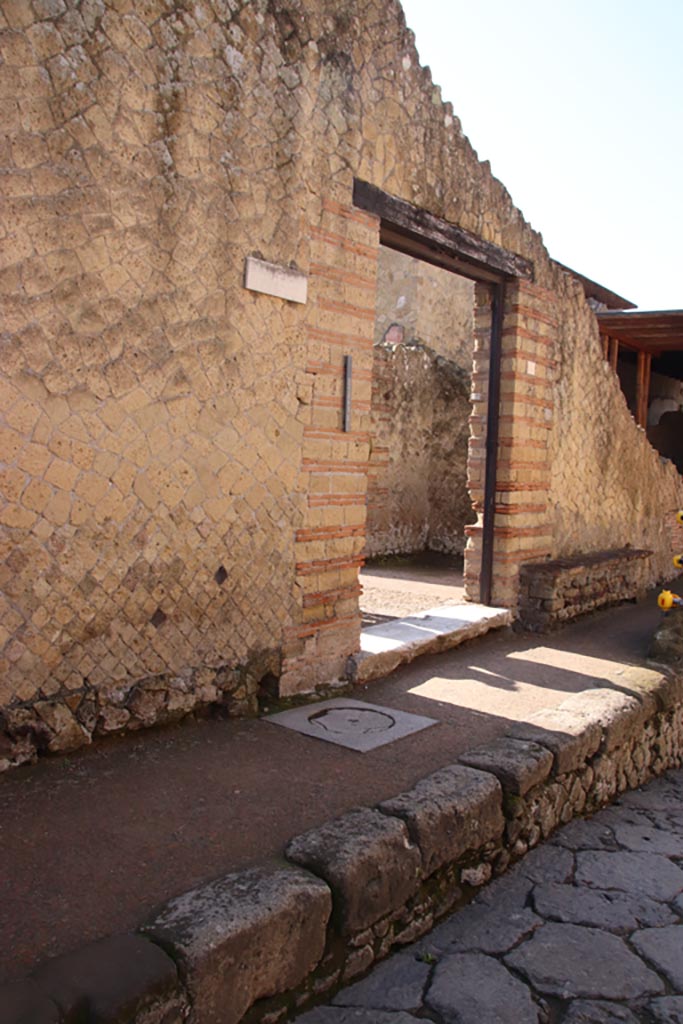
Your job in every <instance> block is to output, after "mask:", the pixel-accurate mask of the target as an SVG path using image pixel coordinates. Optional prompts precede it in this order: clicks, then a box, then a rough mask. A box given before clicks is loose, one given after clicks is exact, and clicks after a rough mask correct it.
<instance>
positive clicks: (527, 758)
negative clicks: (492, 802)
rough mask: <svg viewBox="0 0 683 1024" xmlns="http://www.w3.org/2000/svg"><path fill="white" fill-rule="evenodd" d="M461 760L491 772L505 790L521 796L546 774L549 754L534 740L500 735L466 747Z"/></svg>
mask: <svg viewBox="0 0 683 1024" xmlns="http://www.w3.org/2000/svg"><path fill="white" fill-rule="evenodd" d="M459 760H460V761H461V762H462V764H466V765H469V766H470V767H471V768H478V769H479V770H480V771H483V772H491V774H492V775H495V776H496V778H497V779H498V781H499V782H500V784H501V786H502V787H503V789H504V790H505V792H506V793H513V794H515V795H516V796H524V794H525V793H528V792H529V790H530V789H532V788H533V787H534V786H537V785H538V784H539V782H543V781H544V779H546V778H547V777H548V775H550V772H551V770H552V767H553V755H552V754H551V752H550V751H549V750H548V749H547V748H546V747H542V746H540V745H539V744H538V743H532V742H527V741H524V740H514V739H511V738H510V737H507V736H504V737H503V738H502V739H499V740H494V741H493V743H490V744H489V745H488V746H485V747H476V748H474V749H473V750H466V751H465V753H464V754H461V755H460V758H459Z"/></svg>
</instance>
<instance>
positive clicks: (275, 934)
mask: <svg viewBox="0 0 683 1024" xmlns="http://www.w3.org/2000/svg"><path fill="white" fill-rule="evenodd" d="M459 760H460V764H454V765H450V766H447V767H446V768H444V769H441V770H440V771H438V772H434V773H432V774H431V775H430V776H427V777H425V778H424V779H422V780H421V781H420V782H418V783H417V784H416V785H415V786H414V787H413V789H412V790H410V791H409V792H406V793H402V794H399V795H398V796H396V797H394V798H392V799H389V800H385V801H383V802H382V803H381V804H380V805H379V806H378V807H377V808H359V809H356V810H355V811H351V812H348V813H347V814H346V815H342V816H341V818H337V819H336V820H334V821H331V822H328V823H327V824H326V825H323V826H321V827H320V828H317V829H313V830H311V831H309V832H307V833H304V834H303V835H300V836H297V837H295V838H293V839H292V840H291V841H290V843H289V844H288V846H287V850H286V856H287V857H288V858H289V860H290V861H292V862H294V863H295V864H296V865H297V866H296V867H294V866H292V865H291V864H290V865H289V866H287V867H285V866H282V867H278V868H268V867H263V868H258V869H249V870H247V871H242V872H235V873H233V874H230V875H227V876H225V877H223V878H220V879H217V880H216V881H214V882H212V883H209V884H208V885H207V886H203V887H201V888H199V889H196V890H193V891H192V892H189V893H185V894H184V895H182V896H179V897H176V898H175V899H172V900H170V901H169V902H168V903H166V904H165V906H164V907H162V908H161V909H160V910H159V912H158V913H157V915H156V916H155V917H154V918H153V920H151V921H149V922H147V923H146V924H145V925H143V926H142V934H139V935H124V936H113V937H110V938H106V939H101V940H99V941H98V942H94V943H91V944H89V945H87V946H84V947H82V948H81V949H80V950H77V951H76V952H74V953H71V954H68V955H66V956H63V957H57V958H55V959H53V960H49V961H47V962H46V963H45V964H43V965H42V966H41V967H39V968H38V969H37V970H36V971H35V972H34V973H33V974H32V975H31V976H30V978H29V979H27V980H26V981H24V982H22V981H19V982H15V983H12V984H9V985H6V986H4V987H3V988H1V989H0V1008H1V1009H0V1024H27V1021H30V1024H81V1020H87V1022H88V1024H100V1022H102V1024H180V1022H182V1021H185V1020H189V1022H190V1024H213V1022H218V1021H220V1024H238V1022H239V1021H244V1024H279V1022H281V1021H285V1020H287V1019H288V1018H291V1016H292V1015H293V1014H295V1013H298V1012H301V1011H303V1010H304V1009H305V1008H306V1007H307V1006H310V1005H312V1004H313V1003H314V1002H315V1001H316V1000H320V999H322V998H323V997H326V998H329V996H330V995H331V994H332V993H333V991H334V989H335V988H337V987H339V986H340V985H341V984H342V983H345V982H347V981H348V980H349V979H350V978H352V977H354V976H355V975H358V974H359V973H361V972H363V971H365V970H367V969H368V968H369V967H370V966H371V964H372V963H373V962H375V961H377V960H380V959H382V958H383V957H385V956H387V954H388V953H389V952H390V951H391V950H392V949H395V948H396V947H400V946H401V945H403V944H405V943H408V942H412V941H414V940H415V939H417V938H419V937H420V936H422V935H424V934H425V933H426V932H428V931H429V930H430V928H431V927H432V925H433V924H434V922H435V920H436V919H437V918H438V917H440V916H443V915H444V914H445V913H447V912H448V911H450V910H452V909H454V907H455V906H456V905H458V904H462V903H464V902H467V900H468V899H469V897H470V895H471V894H472V893H473V892H474V890H475V889H477V888H479V887H480V886H481V885H482V884H483V883H485V882H486V881H488V879H489V878H491V877H492V876H493V875H500V874H501V873H502V872H503V871H505V869H506V868H507V866H508V865H509V864H510V863H512V862H513V861H516V860H519V859H520V858H521V857H523V856H524V855H525V854H526V853H527V851H528V850H530V849H532V848H533V847H534V846H536V845H537V844H538V843H539V842H540V841H541V839H543V838H547V837H548V836H549V835H550V834H551V832H552V831H553V830H554V829H555V828H556V827H557V826H558V825H560V824H563V823H566V822H568V821H570V820H571V819H572V818H573V817H577V816H579V815H581V814H584V813H592V812H593V811H595V810H597V809H598V808H600V807H602V806H605V805H606V804H608V803H610V802H611V801H612V800H613V799H615V798H616V797H617V796H618V795H619V794H620V793H623V792H624V791H626V790H628V789H636V788H637V787H639V786H641V785H642V784H643V783H645V782H647V781H648V780H649V779H650V778H652V777H653V776H656V775H659V774H661V773H662V772H663V771H665V770H666V769H668V768H674V767H679V766H680V765H681V764H683V676H681V677H678V676H674V675H673V674H671V673H667V674H666V675H659V676H658V675H656V674H655V673H654V672H653V671H651V670H641V671H637V670H635V669H629V670H627V671H626V672H625V673H624V676H623V680H622V685H621V686H620V687H619V688H616V687H604V688H596V689H593V690H589V691H586V692H585V693H583V694H575V695H573V696H572V697H570V698H568V699H567V700H566V701H564V702H563V703H562V704H560V705H559V706H558V707H557V708H554V709H552V710H548V711H544V712H541V713H539V714H537V715H535V716H533V717H532V718H531V719H530V721H529V723H515V724H512V725H511V726H510V728H509V730H508V734H507V736H506V737H504V738H502V739H500V740H497V741H495V742H494V743H492V744H491V746H490V747H486V748H481V747H480V748H477V749H475V750H472V751H468V752H466V753H464V754H463V755H462V756H461V758H460V759H459ZM632 799H636V797H634V798H632ZM538 852H539V853H541V852H542V851H538ZM532 859H533V858H532ZM529 867H530V869H531V860H530V861H529ZM560 874H561V871H560ZM558 881H561V878H559V876H558ZM495 888H496V886H495V884H494V885H493V886H492V887H491V890H490V891H491V898H492V899H493V898H494V892H495ZM558 927H559V928H565V929H566V928H570V929H571V928H572V927H576V926H571V925H560V926H558ZM579 930H580V931H586V929H585V928H584V929H579ZM655 1002H656V1004H657V1009H658V1011H659V1010H660V1009H661V1011H662V1013H663V1014H664V1015H665V1016H660V1019H662V1020H666V1019H667V1017H666V1014H667V1013H668V1012H669V1009H670V1007H669V1006H668V1004H667V999H666V997H663V998H661V999H658V1000H655ZM653 1005H654V1004H653ZM676 1008H677V1007H676ZM373 1012H374V1011H373ZM674 1012H675V1011H674ZM363 1013H364V1011H363V1010H358V1011H355V1010H352V1009H348V1010H346V1009H342V1008H341V1007H340V1008H329V1012H327V1010H326V1011H325V1013H323V1014H322V1016H321V1021H322V1020H327V1019H330V1020H336V1019H339V1020H340V1021H341V1020H342V1019H344V1020H346V1019H348V1020H349V1021H351V1020H353V1019H358V1020H359V1021H360V1020H361V1019H362V1015H363ZM84 1014H85V1016H84ZM325 1014H327V1015H325ZM354 1014H356V1016H354ZM357 1014H361V1017H358V1016H357ZM27 1015H28V1016H27ZM399 1016H400V1014H399ZM405 1017H406V1019H407V1020H409V1019H411V1018H410V1017H409V1016H408V1015H405Z"/></svg>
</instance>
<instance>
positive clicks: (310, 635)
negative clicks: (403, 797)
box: [280, 200, 379, 696]
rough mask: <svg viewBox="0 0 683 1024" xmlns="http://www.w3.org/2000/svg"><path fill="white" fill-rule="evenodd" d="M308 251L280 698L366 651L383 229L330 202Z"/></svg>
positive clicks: (327, 677)
mask: <svg viewBox="0 0 683 1024" xmlns="http://www.w3.org/2000/svg"><path fill="white" fill-rule="evenodd" d="M310 243H311V264H310V276H309V302H308V306H307V322H306V341H307V365H306V370H305V384H306V386H305V388H304V391H305V393H306V395H307V403H308V404H307V405H306V406H305V409H304V415H305V417H306V418H305V426H304V440H303V452H302V462H301V476H300V482H299V486H300V488H301V490H302V491H304V492H305V493H306V494H307V495H308V499H307V508H306V513H305V519H304V523H303V524H302V526H301V528H300V529H299V530H297V532H296V537H295V541H296V581H295V592H296V595H297V599H298V601H299V602H300V609H301V620H300V622H299V623H298V624H297V625H296V626H293V627H291V628H289V629H288V630H287V631H286V634H285V643H284V649H283V669H282V676H281V679H280V693H281V694H282V695H283V696H287V695H290V694H294V693H300V692H306V691H310V690H312V689H314V688H315V687H316V686H318V685H322V684H325V683H330V682H332V681H334V680H335V679H338V678H339V677H340V676H342V675H343V674H344V672H345V668H346V660H347V658H348V656H349V655H350V654H353V653H355V652H356V651H358V650H359V647H360V612H359V608H358V595H359V593H360V586H359V584H358V570H359V568H360V566H361V564H362V561H363V559H362V554H361V552H362V551H363V547H364V544H365V519H366V492H367V477H368V458H369V454H370V397H371V387H372V345H373V333H374V323H375V293H376V275H377V256H378V252H379V220H378V218H376V217H373V216H371V215H370V214H367V213H363V212H362V211H360V210H357V209H355V207H352V206H344V205H342V204H340V203H338V202H336V201H334V200H325V201H323V204H322V210H321V216H320V220H319V223H317V224H315V225H311V227H310ZM345 355H350V356H352V358H353V381H352V396H353V400H352V406H351V429H350V431H348V432H345V431H344V430H343V422H342V411H343V395H344V356H345Z"/></svg>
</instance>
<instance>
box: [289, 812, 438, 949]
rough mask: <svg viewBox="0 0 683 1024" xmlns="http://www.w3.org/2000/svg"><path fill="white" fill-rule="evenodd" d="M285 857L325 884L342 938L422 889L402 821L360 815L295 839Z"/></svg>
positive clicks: (419, 861)
mask: <svg viewBox="0 0 683 1024" xmlns="http://www.w3.org/2000/svg"><path fill="white" fill-rule="evenodd" d="M285 856H286V857H287V858H288V859H289V860H291V861H293V862H294V863H295V864H299V865H301V866H302V867H305V868H308V870H309V871H312V872H313V873H314V874H316V875H319V876H320V877H321V878H324V879H325V881H326V882H327V883H328V885H329V886H330V888H331V889H332V895H333V902H334V912H333V916H334V921H335V925H336V927H337V928H338V929H339V931H340V932H341V933H342V934H343V935H348V934H351V933H353V932H357V931H361V930H362V929H363V928H369V927H370V926H371V925H373V924H374V923H375V922H376V921H379V920H380V918H382V917H384V916H386V915H387V914H390V913H391V912H392V911H394V910H397V909H398V908H399V907H402V906H403V904H404V903H405V902H406V901H407V900H408V899H410V897H411V896H412V895H413V894H414V893H415V892H416V890H417V887H418V885H419V881H420V876H421V869H422V858H421V856H420V851H419V849H418V848H417V847H416V846H415V845H413V843H411V841H410V837H409V834H408V830H407V828H406V826H405V824H404V823H403V822H402V821H399V820H398V819H396V818H390V817H387V816H386V815H384V814H381V813H380V812H379V811H375V810H369V809H358V810H353V811H349V813H348V814H344V815H342V816H341V817H340V818H336V819H335V820H334V821H331V822H328V823H327V824H325V825H322V826H321V827H320V828H317V829H312V830H311V831H310V832H304V833H303V834H302V835H300V836H296V837H295V838H294V839H292V840H291V842H290V843H288V845H287V848H286V850H285Z"/></svg>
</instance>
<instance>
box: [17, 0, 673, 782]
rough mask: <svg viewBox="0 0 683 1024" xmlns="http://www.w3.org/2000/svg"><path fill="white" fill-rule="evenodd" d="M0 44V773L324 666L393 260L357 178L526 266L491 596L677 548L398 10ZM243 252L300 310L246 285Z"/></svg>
mask: <svg viewBox="0 0 683 1024" xmlns="http://www.w3.org/2000/svg"><path fill="white" fill-rule="evenodd" d="M0 33H1V34H0V50H1V53H2V64H1V65H0V100H1V101H2V112H3V124H4V125H5V128H6V132H7V141H6V143H5V144H4V148H3V156H4V163H5V167H6V170H5V173H4V174H3V176H2V189H3V203H2V212H1V214H0V216H1V218H2V223H1V225H0V227H1V229H2V234H1V237H0V294H1V295H2V301H3V313H4V316H3V330H4V334H3V344H4V348H3V361H2V377H1V379H0V386H1V389H2V402H1V405H0V408H1V409H2V428H1V429H2V434H1V445H2V451H3V455H4V458H5V460H6V461H5V464H4V466H3V469H2V494H3V504H2V507H1V508H0V528H1V529H2V537H1V552H2V555H1V558H2V568H1V573H0V578H1V579H2V586H3V596H2V600H1V602H0V612H1V621H2V627H0V645H1V651H0V678H1V679H2V682H1V683H0V708H1V709H2V712H3V715H4V719H3V724H4V725H5V726H6V728H5V733H6V739H5V740H4V741H3V751H2V753H3V757H2V764H3V765H5V764H7V763H14V762H16V761H18V760H21V759H24V758H27V757H31V756H33V754H34V753H35V750H36V749H52V750H57V749H64V748H72V747H75V746H77V745H78V744H80V743H87V742H89V741H90V739H91V737H92V735H93V734H97V733H99V732H108V731H115V730H118V729H123V728H127V727H133V726H139V725H143V724H144V725H147V724H151V723H153V722H154V721H158V720H162V719H163V718H165V717H168V716H170V717H174V716H176V715H179V714H183V713H186V712H187V711H188V710H190V709H193V708H200V707H203V706H207V705H213V704H215V703H224V704H225V705H226V706H227V707H228V710H230V708H244V707H245V706H249V705H251V706H253V695H254V689H255V687H257V686H258V682H259V678H258V677H259V673H263V675H267V676H268V677H271V676H278V675H279V678H280V684H279V685H280V690H281V692H282V693H283V694H291V693H295V692H299V691H303V690H311V689H312V688H314V687H315V686H317V685H320V684H324V683H329V682H331V681H334V680H336V679H338V678H340V676H342V675H343V673H344V667H345V665H346V661H347V657H348V655H349V654H351V653H353V652H354V651H356V650H357V649H358V643H359V631H360V618H359V613H358V566H359V563H360V560H361V553H362V550H363V547H364V543H365V521H366V504H365V502H366V489H367V472H368V457H369V451H370V440H371V434H370V426H371V425H370V394H371V381H372V359H373V352H372V342H373V334H374V324H375V292H376V268H377V259H378V253H379V223H378V219H377V217H375V216H374V215H372V214H367V213H363V212H361V211H359V210H357V209H355V208H354V207H353V205H352V194H353V181H354V178H359V179H362V180H364V181H367V182H370V183H373V184H375V185H377V186H378V187H380V188H382V189H384V190H385V191H386V192H388V193H391V194H392V195H395V196H398V197H402V198H403V199H405V200H408V201H410V202H411V203H413V204H415V206H417V207H419V208H422V209H424V210H427V211H429V212H430V213H432V214H433V215H434V216H436V217H439V218H442V219H444V220H445V221H447V222H449V223H451V224H455V225H458V226H459V227H460V228H462V229H465V230H466V231H469V232H471V233H473V234H474V235H476V236H478V237H480V238H482V239H483V240H485V241H487V242H490V243H493V244H495V245H498V246H502V247H504V248H505V249H506V250H508V251H509V252H513V253H518V254H520V255H521V256H523V257H524V258H525V259H527V260H528V261H530V262H531V264H533V267H534V276H535V281H534V283H533V284H531V283H530V284H528V285H522V284H515V283H513V284H512V285H511V286H510V288H509V289H508V296H507V300H506V301H507V305H506V321H505V330H504V341H505V365H504V371H503V376H504V381H503V384H504V391H503V400H502V406H501V410H502V420H501V422H502V424H503V428H504V429H503V433H502V440H501V449H500V458H499V463H500V464H499V482H500V486H499V492H498V498H497V506H496V509H497V511H496V517H497V518H496V531H497V532H496V547H495V558H496V569H497V571H496V589H495V592H494V600H495V601H497V602H499V603H507V604H509V605H510V606H511V607H514V606H515V604H516V599H517V576H518V571H519V566H520V564H522V563H523V562H524V561H525V560H529V559H533V558H542V557H545V556H546V554H547V553H552V554H556V555H557V554H570V553H574V552H576V551H579V550H590V549H593V548H604V547H607V546H613V545H615V544H617V545H619V544H624V543H626V542H627V541H629V542H630V543H632V544H634V545H637V546H642V547H648V548H652V549H653V550H654V551H655V557H654V559H653V563H654V569H653V572H654V573H656V572H661V571H662V570H663V567H664V565H665V563H666V562H667V561H668V554H669V552H668V547H669V544H668V539H669V538H668V536H667V535H666V530H665V527H664V525H663V521H664V520H663V515H662V509H665V508H669V507H671V508H673V507H676V506H678V505H679V504H682V503H683V502H681V497H682V496H681V492H680V479H679V478H678V476H677V475H676V474H675V473H674V471H673V469H672V467H671V466H662V465H661V464H660V463H659V461H658V460H657V458H656V457H654V456H653V453H652V451H651V449H650V448H649V446H648V444H647V442H646V440H645V438H644V436H642V434H641V435H639V434H638V433H637V431H636V428H635V427H634V425H633V423H632V421H631V420H630V417H629V416H628V413H627V410H626V407H625V403H624V401H623V397H622V396H621V393H620V391H619V389H618V385H617V384H616V382H612V383H610V382H609V379H608V377H607V376H606V375H607V372H608V371H607V369H606V368H605V367H604V364H603V362H602V358H601V354H600V347H599V344H598V339H597V328H596V326H595V318H594V316H593V314H592V313H591V312H590V310H589V309H588V307H587V306H586V303H585V300H584V297H583V294H582V292H581V290H580V288H579V287H578V285H576V284H575V283H574V282H573V281H572V280H571V279H566V278H564V277H563V276H562V274H561V272H560V271H558V269H557V268H556V267H554V265H553V264H552V263H551V262H550V261H549V259H548V256H547V254H546V252H545V250H544V248H543V245H542V242H541V238H540V236H539V235H538V234H536V233H535V232H534V231H532V230H531V228H530V227H529V225H527V224H526V223H525V221H524V218H523V216H522V215H521V213H520V212H519V211H518V210H517V209H516V208H515V207H514V206H513V204H512V201H511V199H510V197H509V195H508V194H507V192H506V191H505V189H504V188H503V186H502V185H501V184H500V183H499V182H498V181H497V180H496V179H495V178H493V177H492V175H491V173H490V168H489V167H488V164H486V163H480V162H479V160H478V159H477V156H476V153H475V152H474V151H473V150H472V148H471V146H470V144H469V142H468V141H467V139H466V138H465V137H464V136H463V134H462V131H461V128H460V124H459V122H458V119H457V118H456V117H455V116H454V114H453V110H452V108H451V106H450V104H447V103H446V104H444V103H442V102H441V96H440V92H439V89H438V88H437V87H436V86H435V85H434V83H433V82H432V80H431V76H430V73H429V71H428V69H423V68H421V67H420V65H419V62H418V57H417V53H416V50H415V46H414V40H413V37H412V35H411V33H409V32H408V31H407V30H406V27H405V23H404V19H403V15H402V12H401V10H400V7H399V6H398V4H397V3H395V2H394V0H372V2H370V3H366V2H364V3H362V4H361V3H360V2H359V0H343V2H341V3H340V2H339V0H289V2H288V0H268V2H266V0H250V2H241V0H230V2H222V0H215V2H213V0H212V2H210V0H196V2H195V3H193V4H192V5H184V4H178V3H176V2H172V0H131V2H130V3H128V4H125V5H121V4H120V3H117V2H114V0H88V2H87V3H78V2H76V0H54V2H49V3H48V2H43V0H40V2H39V0H36V2H35V3H33V4H27V3H24V2H22V0H10V2H7V3H4V4H3V5H2V7H1V8H0ZM248 256H260V257H262V258H264V259H266V260H268V261H271V262H274V263H279V264H281V265H283V266H285V267H287V268H291V267H296V268H297V269H298V270H299V271H300V272H302V273H303V274H305V275H307V278H308V301H307V303H306V304H300V303H295V302H289V301H286V300H283V299H282V298H277V297H275V296H272V295H268V294H261V293H256V292H253V291H248V290H246V289H245V288H244V266H245V259H246V257H248ZM348 354H352V355H353V359H354V381H353V406H352V410H351V424H350V430H344V429H343V428H342V411H341V409H342V398H343V373H344V359H343V357H344V356H345V355H348ZM480 361H481V360H480ZM476 394H477V396H478V397H477V399H476V401H475V403H474V407H473V420H472V423H473V431H474V433H473V443H472V446H471V449H470V457H471V462H472V466H471V469H472V473H471V474H470V475H471V478H472V487H474V489H475V490H474V491H473V499H474V501H475V502H476V503H477V510H478V514H479V515H480V516H481V511H480V510H481V502H480V499H481V491H480V490H479V491H477V487H478V482H477V478H478V476H479V477H480V469H481V451H482V449H481V447H480V445H481V440H482V437H481V431H480V427H479V426H477V423H478V419H477V418H478V417H481V416H482V415H483V411H484V409H485V404H486V394H485V386H484V384H483V383H482V384H480V383H479V382H477V392H476ZM477 460H479V461H478V462H477ZM536 463H538V465H536ZM529 467H531V468H529ZM529 474H530V475H529ZM529 483H533V485H534V487H535V488H536V490H534V492H533V494H531V493H530V492H529V491H528V484H529ZM475 491H476V493H475ZM511 523H512V524H513V525H510V524H511ZM480 526H481V523H480V522H479V523H477V524H475V526H474V527H473V529H472V535H471V538H470V546H471V553H470V557H469V567H470V579H471V581H472V582H471V586H472V588H473V592H474V591H476V565H477V558H478V554H477V545H478V544H479V543H480V537H479V536H478V534H477V528H478V527H480ZM665 552H666V557H665ZM263 675H262V676H261V678H263ZM245 680H246V682H245ZM271 681H272V680H271Z"/></svg>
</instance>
